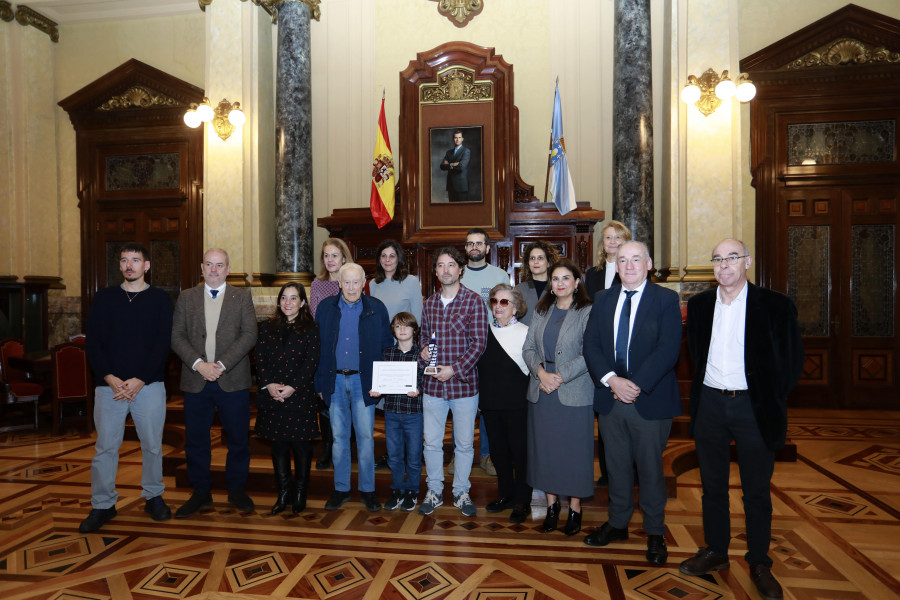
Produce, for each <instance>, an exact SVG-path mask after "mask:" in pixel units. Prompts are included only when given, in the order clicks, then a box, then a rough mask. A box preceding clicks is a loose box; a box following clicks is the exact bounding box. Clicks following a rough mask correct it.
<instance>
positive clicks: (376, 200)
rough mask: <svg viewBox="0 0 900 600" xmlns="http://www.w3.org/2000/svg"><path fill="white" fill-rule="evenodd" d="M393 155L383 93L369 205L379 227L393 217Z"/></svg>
mask: <svg viewBox="0 0 900 600" xmlns="http://www.w3.org/2000/svg"><path fill="white" fill-rule="evenodd" d="M396 183H397V178H396V176H395V173H394V156H393V155H392V154H391V140H389V139H388V130H387V121H386V120H385V118H384V94H382V96H381V114H380V115H378V131H377V133H376V134H375V156H374V158H373V159H372V195H371V196H370V198H369V207H370V208H371V209H372V218H373V219H374V220H375V224H376V225H378V228H379V229H381V228H382V227H384V226H385V225H387V224H388V223H390V222H391V220H392V219H393V218H394V186H395V185H396Z"/></svg>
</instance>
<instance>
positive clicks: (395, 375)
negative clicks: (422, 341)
mask: <svg viewBox="0 0 900 600" xmlns="http://www.w3.org/2000/svg"><path fill="white" fill-rule="evenodd" d="M418 366H419V365H418V362H416V361H414V360H413V361H403V362H394V361H388V360H376V361H374V362H373V363H372V390H373V391H376V392H378V393H380V394H404V395H405V394H407V393H409V392H411V391H413V390H415V389H416V387H417V386H416V375H417V370H418Z"/></svg>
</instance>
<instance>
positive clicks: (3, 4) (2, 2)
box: [0, 0, 16, 23]
mask: <svg viewBox="0 0 900 600" xmlns="http://www.w3.org/2000/svg"><path fill="white" fill-rule="evenodd" d="M15 18H16V15H15V13H13V9H12V4H10V3H9V2H7V1H6V0H0V21H6V22H7V23H9V22H10V21H12V20H13V19H15Z"/></svg>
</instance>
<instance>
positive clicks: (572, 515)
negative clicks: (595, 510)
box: [563, 506, 581, 536]
mask: <svg viewBox="0 0 900 600" xmlns="http://www.w3.org/2000/svg"><path fill="white" fill-rule="evenodd" d="M579 531H581V513H580V512H575V511H574V510H572V507H571V506H570V507H569V518H568V519H566V526H565V527H564V528H563V533H565V534H566V535H568V536H572V535H575V534H576V533H578V532H579Z"/></svg>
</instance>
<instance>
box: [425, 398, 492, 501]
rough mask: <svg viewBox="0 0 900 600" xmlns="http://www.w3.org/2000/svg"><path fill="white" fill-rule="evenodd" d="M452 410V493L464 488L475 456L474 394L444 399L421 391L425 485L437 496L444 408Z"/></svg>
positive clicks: (441, 477)
mask: <svg viewBox="0 0 900 600" xmlns="http://www.w3.org/2000/svg"><path fill="white" fill-rule="evenodd" d="M448 411H452V412H453V436H454V447H455V452H454V457H455V459H456V462H455V464H454V466H453V495H454V496H458V495H459V494H462V493H463V492H468V491H469V488H470V487H471V484H470V483H469V474H470V473H471V472H472V458H473V457H474V456H475V448H474V447H473V443H474V441H475V414H476V413H477V412H478V395H477V394H476V395H474V396H466V397H464V398H455V399H453V400H444V399H443V398H438V397H437V396H429V395H428V394H425V396H424V398H423V399H422V417H423V421H424V430H425V452H424V454H425V473H426V478H425V482H426V483H427V484H428V489H429V490H430V491H432V492H435V493H436V494H438V495H439V496H440V495H441V493H442V492H443V491H444V433H445V431H446V429H447V412H448Z"/></svg>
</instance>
